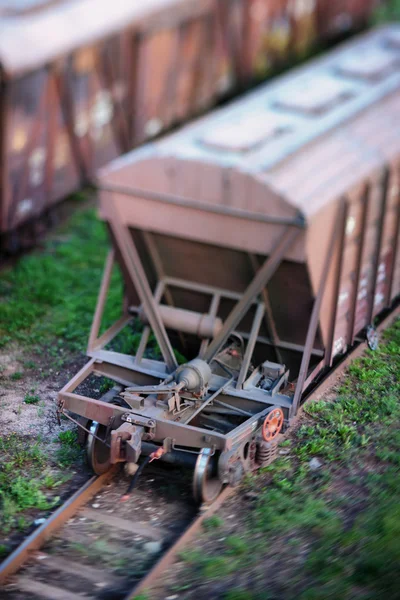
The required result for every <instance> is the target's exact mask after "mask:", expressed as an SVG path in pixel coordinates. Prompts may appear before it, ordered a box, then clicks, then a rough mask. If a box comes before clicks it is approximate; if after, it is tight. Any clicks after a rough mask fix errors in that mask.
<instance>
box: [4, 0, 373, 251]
mask: <svg viewBox="0 0 400 600" xmlns="http://www.w3.org/2000/svg"><path fill="white" fill-rule="evenodd" d="M333 4H334V5H335V9H333V8H332V3H331V2H330V1H328V0H290V1H289V0H273V1H271V0H201V1H199V0H151V1H147V2H141V3H140V2H126V1H125V0H114V1H113V2H109V1H108V0H80V1H79V2H78V1H76V0H19V1H11V0H1V1H0V85H1V89H0V140H1V142H0V164H1V178H0V240H1V244H2V246H3V247H5V248H8V249H9V250H13V249H14V250H16V249H18V245H19V244H21V243H26V244H31V243H32V241H34V240H35V236H36V226H37V225H38V226H39V227H41V226H42V225H43V221H39V222H38V217H40V216H41V215H43V214H44V213H49V212H50V214H51V213H52V212H54V211H52V210H51V209H52V208H53V207H54V205H55V204H56V203H57V202H58V201H59V200H60V199H62V198H64V197H65V196H67V195H68V194H70V193H71V192H73V191H74V190H77V189H79V187H80V186H81V185H82V183H83V182H84V181H90V180H93V177H94V174H95V172H96V169H97V168H98V167H100V166H102V165H104V164H106V163H107V162H108V161H109V160H110V159H112V158H114V157H116V156H118V155H119V154H121V153H123V152H126V151H128V150H129V149H131V148H132V147H133V146H136V145H138V144H140V143H141V142H143V141H145V140H146V139H149V138H151V137H154V136H155V135H157V134H159V133H160V132H161V131H163V130H165V129H167V128H170V127H171V126H172V125H174V124H176V123H178V122H179V121H183V120H185V119H188V118H189V117H191V116H193V115H194V114H196V113H199V112H201V111H204V110H205V109H206V108H208V107H210V106H212V105H213V104H215V103H216V102H217V100H218V99H219V98H221V97H223V96H226V95H227V94H232V93H233V92H235V91H237V90H238V89H243V88H244V87H246V86H248V85H249V84H250V83H251V81H252V80H254V79H255V78H260V77H265V76H266V75H267V74H269V72H270V71H271V69H272V68H273V67H274V66H276V65H279V64H281V63H282V62H283V61H284V60H285V58H287V57H289V56H290V57H293V56H294V55H302V54H303V53H304V52H305V51H306V50H307V49H308V48H309V47H310V46H311V45H312V44H313V43H314V42H315V41H316V40H317V39H319V38H320V37H321V36H322V37H328V36H330V35H332V33H334V32H338V31H339V30H342V29H343V28H344V29H346V28H347V29H348V28H349V27H357V26H361V25H362V24H365V22H366V20H367V18H368V15H369V14H370V13H371V11H372V10H373V7H374V6H375V5H376V4H377V0H363V1H362V2H360V1H359V0H341V2H338V3H337V2H335V3H333ZM320 32H321V36H320ZM27 224H28V225H29V224H31V225H30V226H28V225H27ZM6 234H7V235H6Z"/></svg>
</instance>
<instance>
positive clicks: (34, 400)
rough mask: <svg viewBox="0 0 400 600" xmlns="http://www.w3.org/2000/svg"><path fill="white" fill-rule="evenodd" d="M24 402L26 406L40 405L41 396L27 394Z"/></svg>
mask: <svg viewBox="0 0 400 600" xmlns="http://www.w3.org/2000/svg"><path fill="white" fill-rule="evenodd" d="M24 402H25V404H38V402H40V396H38V395H37V394H26V395H25V398H24Z"/></svg>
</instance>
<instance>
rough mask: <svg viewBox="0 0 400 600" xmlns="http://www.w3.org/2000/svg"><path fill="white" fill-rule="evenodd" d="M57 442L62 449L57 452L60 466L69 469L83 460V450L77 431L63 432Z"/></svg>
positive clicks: (56, 455)
mask: <svg viewBox="0 0 400 600" xmlns="http://www.w3.org/2000/svg"><path fill="white" fill-rule="evenodd" d="M57 441H58V442H59V443H60V447H59V448H57V450H56V453H55V458H56V461H57V463H58V464H59V465H61V466H63V467H69V466H71V465H73V464H74V463H76V462H77V461H78V460H80V459H81V458H82V448H81V447H80V445H79V443H78V436H77V433H76V431H75V430H72V429H67V430H66V431H61V432H60V433H59V434H58V438H57Z"/></svg>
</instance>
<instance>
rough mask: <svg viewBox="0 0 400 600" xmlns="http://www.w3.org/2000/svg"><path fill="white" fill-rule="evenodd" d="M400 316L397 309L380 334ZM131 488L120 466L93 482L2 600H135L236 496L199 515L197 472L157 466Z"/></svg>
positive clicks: (43, 532)
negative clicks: (193, 481)
mask: <svg viewBox="0 0 400 600" xmlns="http://www.w3.org/2000/svg"><path fill="white" fill-rule="evenodd" d="M399 315H400V306H397V308H395V309H394V310H393V311H392V312H391V313H390V314H389V315H388V316H387V317H386V318H385V319H384V320H383V321H382V322H381V323H380V325H379V327H378V331H382V330H383V329H385V328H387V327H388V326H389V325H390V324H391V323H393V322H394V320H395V319H397V318H398V317H399ZM365 348H366V342H362V343H359V344H358V345H357V346H356V347H355V348H354V349H353V351H352V352H350V353H349V354H348V355H347V356H346V357H345V358H344V359H343V360H342V362H341V363H340V364H338V365H337V366H336V368H335V369H333V370H332V371H330V373H329V375H328V376H327V377H326V378H325V379H324V380H323V381H322V382H321V383H320V384H319V385H318V386H317V387H316V388H315V389H314V390H313V391H312V392H311V393H310V394H309V395H308V397H307V399H306V400H307V402H309V401H312V400H316V399H319V398H320V397H321V396H322V395H323V394H324V393H325V392H326V390H327V389H329V388H330V387H332V385H334V383H335V382H336V381H337V379H338V378H339V377H340V375H341V374H342V372H343V371H344V369H345V368H346V367H347V366H348V365H349V363H350V362H351V361H353V360H354V359H355V358H357V357H358V356H360V355H361V354H362V353H363V351H364V350H365ZM299 414H301V411H300V412H299V413H298V416H299ZM298 416H297V417H296V419H297V418H298ZM289 431H290V429H289ZM186 475H187V476H188V481H187V482H185V477H186ZM126 486H127V479H126V478H125V477H123V476H122V475H121V471H120V469H119V468H117V467H113V468H112V469H111V470H110V471H108V472H107V473H105V474H104V475H101V476H99V477H93V478H92V479H91V480H90V481H88V482H87V483H86V484H85V485H84V486H83V487H82V488H81V489H80V490H78V491H77V492H76V493H75V494H74V495H73V496H72V497H71V498H70V499H69V500H68V501H67V502H66V503H65V504H63V505H62V506H61V507H60V508H58V510H57V511H55V512H54V513H53V514H52V515H51V516H50V517H49V519H47V521H46V522H45V523H43V525H41V526H40V527H38V529H37V530H36V531H34V532H33V533H32V534H31V535H30V536H29V537H28V538H27V539H26V540H25V541H24V542H23V543H22V544H21V546H20V547H19V548H17V549H16V550H15V552H13V553H12V554H11V555H10V556H9V557H8V558H7V559H6V560H5V561H4V562H3V564H2V565H1V566H0V588H1V586H3V592H2V595H1V598H3V599H4V600H22V599H24V600H25V599H29V598H32V600H34V599H37V598H40V599H43V600H47V599H49V600H79V599H88V598H99V599H101V600H108V599H110V600H111V599H112V600H119V599H121V600H130V599H132V598H134V597H135V596H136V595H138V594H139V593H140V592H142V591H143V590H145V589H148V588H150V587H151V586H152V585H154V584H155V583H156V582H157V580H159V578H160V576H161V575H162V573H163V572H164V571H165V570H166V569H167V567H168V566H169V565H171V564H172V563H173V561H174V560H175V558H176V555H177V553H178V552H179V551H181V550H182V548H183V547H184V546H185V545H186V544H187V543H188V542H189V541H190V540H191V539H193V538H194V537H195V535H196V533H197V532H198V531H199V529H200V527H201V524H202V522H203V520H204V519H205V518H207V517H209V516H210V515H211V514H212V513H213V512H215V511H216V510H217V509H218V508H219V507H220V506H221V504H222V503H223V502H224V501H225V500H226V499H227V497H228V496H229V495H230V494H231V493H232V488H225V490H224V491H223V492H222V493H221V494H220V496H219V497H218V498H217V500H216V501H215V502H214V503H213V504H211V505H210V506H209V507H206V508H204V507H203V509H198V508H197V507H196V506H195V505H194V504H193V502H192V500H191V495H190V487H191V486H190V473H189V472H185V471H182V470H178V469H177V468H170V469H160V468H158V467H153V466H152V465H149V466H148V467H147V471H146V474H145V476H143V477H142V478H141V479H139V484H138V486H137V488H135V490H134V492H133V493H132V495H131V497H130V498H129V500H128V501H127V502H122V501H121V498H122V496H123V495H124V493H125V491H126Z"/></svg>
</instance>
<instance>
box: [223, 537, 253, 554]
mask: <svg viewBox="0 0 400 600" xmlns="http://www.w3.org/2000/svg"><path fill="white" fill-rule="evenodd" d="M225 545H226V547H227V549H228V554H232V555H235V556H240V555H242V554H246V553H248V552H250V548H249V544H248V541H247V540H246V539H244V538H242V537H239V536H238V535H230V536H229V537H227V538H226V540H225Z"/></svg>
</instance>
